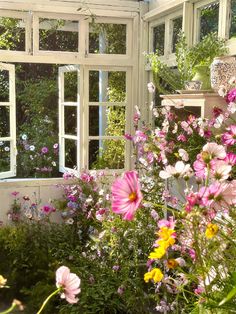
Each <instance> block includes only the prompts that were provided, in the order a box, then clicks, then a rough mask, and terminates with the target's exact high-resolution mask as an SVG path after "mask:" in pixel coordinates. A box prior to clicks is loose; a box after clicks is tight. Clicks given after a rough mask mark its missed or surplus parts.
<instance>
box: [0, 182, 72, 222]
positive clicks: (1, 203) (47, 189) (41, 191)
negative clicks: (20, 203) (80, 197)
mask: <svg viewBox="0 0 236 314" xmlns="http://www.w3.org/2000/svg"><path fill="white" fill-rule="evenodd" d="M62 183H67V184H68V182H67V181H64V180H62V179H61V180H60V179H45V180H40V179H37V180H33V179H31V180H28V179H27V180H19V179H18V180H9V181H8V182H7V181H6V182H4V181H1V182H0V221H3V222H4V223H6V222H7V212H8V211H9V209H10V207H11V204H12V203H13V200H14V197H13V196H12V195H11V193H12V192H14V191H17V192H19V193H20V194H19V198H20V199H22V197H23V196H25V195H28V196H29V198H31V199H33V195H34V193H36V197H37V199H38V200H40V205H39V208H40V207H42V206H44V205H46V204H49V200H56V199H61V198H62V196H63V191H62V189H60V188H58V187H57V186H56V185H57V184H62ZM51 218H52V220H53V221H58V222H59V221H61V219H60V214H59V213H53V214H52V216H51Z"/></svg>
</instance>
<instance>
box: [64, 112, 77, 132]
mask: <svg viewBox="0 0 236 314" xmlns="http://www.w3.org/2000/svg"><path fill="white" fill-rule="evenodd" d="M64 119H65V122H64V123H65V134H67V135H77V108H76V107H71V106H70V107H69V106H65V107H64Z"/></svg>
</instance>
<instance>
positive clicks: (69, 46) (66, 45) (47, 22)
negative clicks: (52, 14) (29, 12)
mask: <svg viewBox="0 0 236 314" xmlns="http://www.w3.org/2000/svg"><path fill="white" fill-rule="evenodd" d="M78 24H79V22H78V21H66V20H61V19H60V20H56V19H44V18H40V19H39V50H49V51H69V52H78V43H79V35H78V34H79V33H78V31H79V25H78Z"/></svg>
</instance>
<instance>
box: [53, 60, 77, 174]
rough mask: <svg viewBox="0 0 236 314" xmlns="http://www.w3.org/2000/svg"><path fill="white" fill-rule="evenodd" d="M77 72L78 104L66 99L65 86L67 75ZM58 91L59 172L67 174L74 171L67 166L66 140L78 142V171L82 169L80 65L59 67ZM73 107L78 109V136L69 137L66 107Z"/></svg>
mask: <svg viewBox="0 0 236 314" xmlns="http://www.w3.org/2000/svg"><path fill="white" fill-rule="evenodd" d="M71 72H77V95H76V98H77V101H76V102H67V101H65V99H64V94H65V84H64V75H65V73H71ZM58 87H59V88H58V89H59V91H58V92H59V98H58V101H59V171H60V172H66V171H71V170H73V169H71V168H68V167H66V165H65V140H66V139H68V140H74V141H76V142H77V152H76V157H77V162H76V165H75V166H76V169H80V158H81V157H80V148H81V128H80V125H81V122H80V119H81V97H80V95H81V92H82V91H81V84H80V67H79V65H66V66H63V67H59V75H58ZM67 106H71V107H76V108H77V117H76V118H77V126H76V127H77V134H76V135H68V134H65V123H64V121H65V116H64V113H65V107H67Z"/></svg>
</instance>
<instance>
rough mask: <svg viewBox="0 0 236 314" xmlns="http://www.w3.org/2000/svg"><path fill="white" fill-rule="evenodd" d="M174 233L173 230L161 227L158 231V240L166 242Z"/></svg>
mask: <svg viewBox="0 0 236 314" xmlns="http://www.w3.org/2000/svg"><path fill="white" fill-rule="evenodd" d="M173 233H175V230H173V229H169V228H167V227H162V228H160V230H159V231H158V235H159V237H160V238H162V239H163V240H165V241H168V240H169V238H170V237H171V236H172V234H173Z"/></svg>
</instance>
